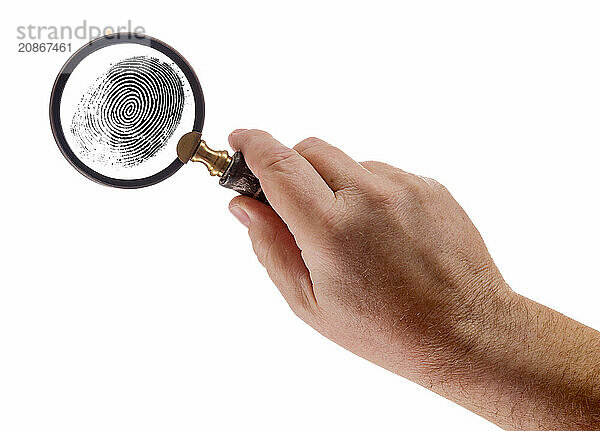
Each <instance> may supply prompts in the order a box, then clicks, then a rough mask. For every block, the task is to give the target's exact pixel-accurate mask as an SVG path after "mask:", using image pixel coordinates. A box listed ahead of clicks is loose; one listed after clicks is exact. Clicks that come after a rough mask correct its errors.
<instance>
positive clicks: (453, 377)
mask: <svg viewBox="0 0 600 431" xmlns="http://www.w3.org/2000/svg"><path fill="white" fill-rule="evenodd" d="M229 140H230V144H231V146H232V147H233V149H234V150H236V151H237V150H239V151H242V153H243V154H244V156H245V158H246V162H247V164H248V166H249V167H250V169H251V170H252V171H253V173H254V174H255V175H256V176H257V177H258V178H259V179H260V182H261V185H262V188H263V190H264V192H265V195H266V196H267V199H268V200H269V202H270V203H271V205H272V208H271V207H268V206H266V205H264V204H262V203H260V202H258V201H255V200H253V199H250V198H247V197H243V196H239V197H236V198H234V199H233V200H232V201H231V204H230V210H231V212H232V213H233V214H234V215H235V216H236V217H237V218H238V219H239V220H240V221H241V222H242V223H243V224H244V225H246V226H247V227H248V232H249V235H250V238H251V240H252V244H253V248H254V251H255V253H256V255H257V257H258V259H259V261H260V262H261V263H262V264H263V266H264V267H265V268H266V269H267V272H268V274H269V276H270V277H271V279H272V280H273V282H274V283H275V285H276V286H277V287H278V288H279V290H280V291H281V293H282V294H283V296H284V297H285V299H286V301H287V302H288V304H289V305H290V307H291V309H292V310H293V311H294V312H295V313H296V314H297V315H298V316H299V317H300V318H301V319H302V320H304V321H305V322H306V323H308V324H309V325H310V326H312V327H313V328H314V329H316V330H317V331H319V332H320V333H322V334H323V335H325V336H326V337H327V338H329V339H331V340H333V341H334V342H336V343H338V344H340V345H341V346H342V347H344V348H346V349H348V350H350V351H352V352H354V353H356V354H358V355H360V356H362V357H364V358H366V359H368V360H370V361H372V362H374V363H376V364H378V365H380V366H382V367H385V368H387V369H389V370H391V371H393V372H395V373H396V374H399V375H402V376H404V377H406V378H408V379H410V380H412V381H415V382H417V383H419V384H421V385H423V386H425V387H428V388H429V389H432V390H433V391H435V392H438V393H440V394H442V395H443V396H445V397H447V398H449V399H452V400H453V401H456V402H458V403H459V404H461V405H463V406H465V407H467V408H469V409H471V410H473V411H475V412H476V413H478V414H480V415H482V416H484V417H486V418H488V419H490V420H492V421H493V422H495V423H497V424H499V425H500V426H503V427H504V428H505V429H511V430H512V429H515V430H516V429H530V428H529V427H531V429H538V427H540V424H543V425H545V424H550V425H548V426H549V427H550V428H548V429H556V428H552V427H555V426H556V425H557V424H561V425H562V424H563V423H576V422H575V421H581V423H582V424H587V423H588V420H589V417H587V416H585V415H583V414H582V412H583V411H584V410H585V409H584V408H583V407H581V408H580V407H577V406H579V405H580V404H581V405H587V407H588V410H589V406H590V400H593V401H594V402H597V401H598V400H600V394H598V388H597V387H596V386H594V384H592V386H589V384H588V385H587V386H586V385H584V384H582V385H581V387H579V386H577V388H576V391H575V392H574V395H572V396H571V395H565V394H569V393H571V392H572V389H573V388H572V387H571V386H569V385H571V383H572V382H573V381H578V382H581V381H584V380H585V381H589V379H590V376H589V375H588V374H589V373H592V375H595V374H593V373H596V368H598V367H594V369H593V370H591V369H590V367H589V366H587V365H586V364H588V363H589V361H590V359H591V360H594V359H597V351H596V353H594V352H595V350H594V349H595V348H596V347H597V346H600V337H598V333H597V332H596V331H594V330H592V329H591V328H587V327H584V326H583V325H581V324H579V323H578V322H575V321H572V320H570V319H568V318H566V317H564V316H562V315H559V314H558V313H556V312H554V311H553V310H550V309H547V308H545V307H543V306H541V305H540V304H537V303H535V302H533V301H530V300H527V299H526V298H524V297H522V296H520V295H517V294H515V293H514V292H513V291H512V290H511V289H510V287H509V286H508V285H507V284H506V283H505V281H504V280H503V278H502V276H501V274H500V272H499V271H498V269H497V268H496V266H495V264H494V262H493V261H492V258H491V257H490V255H489V253H488V251H487V249H486V246H485V244H484V242H483V240H482V238H481V236H480V235H479V233H478V231H477V229H476V228H475V226H474V225H473V224H472V223H471V221H470V219H469V217H468V216H467V214H466V213H465V212H464V211H463V209H462V208H461V207H460V205H459V204H458V203H457V202H456V201H455V200H454V199H453V197H452V196H451V194H450V193H449V192H448V191H447V190H446V188H445V187H443V186H442V185H441V184H439V183H438V182H437V181H435V180H432V179H429V178H424V177H419V176H417V175H413V174H410V173H408V172H404V171H402V170H400V169H397V168H394V167H392V166H389V165H387V164H384V163H380V162H364V163H357V162H355V161H354V160H353V159H352V158H350V157H349V156H347V155H346V154H345V153H343V152H342V151H341V150H339V149H338V148H336V147H333V146H331V145H328V144H327V143H325V142H323V141H321V140H319V139H316V138H309V139H307V140H304V141H302V142H301V143H299V144H298V145H296V146H295V147H294V149H289V148H287V147H285V146H284V145H282V144H281V143H279V142H278V141H276V140H275V139H274V138H273V137H272V136H271V135H269V134H268V133H266V132H262V131H258V130H238V131H235V132H234V133H232V134H231V135H230V137H229ZM558 316H560V317H558ZM582 328H583V329H582ZM542 333H543V334H545V336H544V337H542V336H540V334H542ZM575 333H578V334H583V335H581V337H583V339H584V340H586V342H587V343H589V344H590V346H591V347H590V349H588V350H586V352H585V354H584V355H582V356H581V358H580V357H579V356H576V355H574V354H573V352H574V350H575V349H574V348H573V346H575V345H577V346H579V345H580V344H581V340H580V339H579V338H578V339H575V338H569V337H570V335H567V336H565V335H564V334H575ZM577 337H579V335H578V336H577ZM558 341H560V343H558V344H557V342H558ZM559 346H560V347H559ZM598 362H599V363H600V361H598ZM565 364H568V367H570V368H568V370H567V369H566V367H567V365H565ZM573 364H579V367H577V366H574V365H573ZM569 373H571V374H573V377H572V378H570V379H565V376H566V375H568V374H569ZM592 381H593V379H592ZM567 382H568V384H567ZM582 393H585V394H586V395H584V396H582V395H581V394H582ZM492 400H493V401H492ZM516 403H518V406H515V404H516ZM592 405H593V406H596V407H597V409H598V410H600V404H593V403H592ZM598 410H593V409H592V411H593V412H596V413H594V414H597V412H598ZM516 412H522V414H521V415H520V416H519V415H518V414H516ZM539 417H543V419H539ZM582 417H583V419H582ZM515 418H516V419H515ZM565 418H568V419H565ZM598 418H600V416H599V417H598ZM599 420H600V419H599ZM564 421H567V422H564ZM594 423H596V422H594ZM541 429H545V428H541ZM561 429H589V428H586V427H582V428H579V427H573V428H561Z"/></svg>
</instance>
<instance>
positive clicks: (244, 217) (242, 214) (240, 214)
mask: <svg viewBox="0 0 600 431" xmlns="http://www.w3.org/2000/svg"><path fill="white" fill-rule="evenodd" d="M229 211H230V212H231V214H233V216H234V217H235V218H236V219H238V221H239V222H240V223H241V224H243V225H244V226H246V227H248V226H250V217H248V214H247V213H246V211H244V210H243V209H242V208H241V207H239V206H238V205H235V206H232V207H229Z"/></svg>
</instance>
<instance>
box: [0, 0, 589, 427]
mask: <svg viewBox="0 0 600 431" xmlns="http://www.w3.org/2000/svg"><path fill="white" fill-rule="evenodd" d="M1 19H2V23H1V24H2V39H1V42H2V53H3V56H2V72H1V73H2V80H1V82H2V101H1V104H0V106H1V109H2V112H1V114H2V131H3V142H2V143H3V150H2V158H1V163H2V165H1V169H0V175H1V181H0V184H1V187H2V204H1V205H2V213H1V214H2V215H1V217H2V222H1V229H2V232H1V253H2V259H1V268H2V269H1V275H0V277H1V281H0V429H2V430H6V431H13V430H28V431H29V430H36V431H37V430H61V431H70V430H77V431H80V430H86V431H88V430H102V431H104V430H128V431H129V430H144V431H149V430H178V431H179V430H197V429H210V430H230V429H256V430H265V429H277V430H279V429H291V430H296V429H297V430H305V429H319V430H320V429H323V430H325V429H336V430H337V429H344V430H359V429H360V430H364V429H373V430H400V429H427V430H429V429H431V430H440V429H461V430H493V429H496V428H495V427H494V426H492V425H490V424H489V423H488V422H486V421H484V420H483V419H480V418H478V417H477V416H475V415H473V414H472V413H470V412H468V411H466V410H464V409H462V408H460V407H457V406H455V405H453V404H452V403H450V402H448V401H446V400H444V399H442V398H440V397H438V396H437V395H434V394H431V393H428V392H427V391H426V390H424V389H422V388H420V387H418V386H417V385H415V384H413V383H410V382H408V381H405V380H403V379H402V378H400V377H397V376H394V375H392V374H390V373H388V372H386V371H384V370H382V369H379V368H377V367H376V366H374V365H372V364H370V363H368V362H366V361H364V360H362V359H360V358H358V357H355V356H354V355H353V354H351V353H348V352H346V351H344V350H342V349H341V348H339V347H338V346H336V345H334V344H333V343H331V342H329V341H328V340H326V339H324V338H323V337H321V336H320V335H318V334H317V333H315V332H313V331H312V330H311V329H310V328H309V327H307V326H305V325H304V324H303V323H302V322H301V321H299V320H298V319H297V318H295V316H293V314H292V312H291V311H290V310H289V308H288V307H287V306H286V304H285V302H284V301H283V299H282V298H281V297H280V296H279V294H278V292H277V291H276V289H275V287H274V286H273V285H272V284H271V282H270V281H269V279H268V277H267V276H266V273H265V271H264V270H263V269H262V267H261V266H260V265H259V264H258V262H257V261H256V260H255V258H254V256H253V254H252V250H251V246H250V242H249V240H248V238H247V237H246V233H245V231H244V229H243V227H242V226H241V225H239V224H238V223H237V222H236V221H235V220H234V218H233V217H232V216H231V215H230V214H229V213H228V211H227V202H228V200H229V199H230V198H231V197H232V196H233V194H232V192H231V191H229V190H225V189H222V188H220V187H218V186H217V184H216V180H215V179H214V178H211V177H209V176H208V175H207V174H206V172H205V170H204V168H203V167H202V166H186V167H185V168H184V169H182V170H181V171H180V172H179V173H178V174H177V175H176V176H174V177H173V178H171V179H170V180H168V181H165V182H164V183H162V184H160V185H157V186H154V187H151V188H147V189H143V190H134V191H126V190H117V189H111V188H107V187H102V186H99V185H97V184H95V183H93V182H91V181H89V180H87V179H85V178H84V177H83V176H81V175H80V174H79V173H77V172H76V171H75V170H74V169H72V168H71V166H70V165H69V164H68V163H67V162H66V161H65V160H64V158H63V157H62V155H61V154H60V152H59V151H58V149H57V147H56V145H55V143H54V140H53V137H52V134H51V131H50V126H49V122H48V101H49V97H50V90H51V87H52V84H53V82H54V79H55V77H56V73H57V72H58V70H59V69H60V67H61V66H62V64H63V63H64V61H65V60H66V59H67V57H68V55H67V54H56V53H53V54H47V53H46V54H40V53H28V54H23V53H17V52H16V51H17V42H18V41H17V38H16V35H17V31H16V27H17V26H18V25H29V24H33V25H57V26H60V25H73V26H77V25H80V24H81V22H82V20H83V19H86V20H87V21H88V24H89V25H97V26H104V25H122V24H123V23H126V22H127V20H128V19H131V20H132V21H133V22H134V25H142V26H144V27H145V28H146V31H147V33H148V34H151V35H153V36H155V37H158V38H160V39H163V40H164V41H166V42H167V43H169V44H171V45H173V46H174V47H175V48H176V49H178V50H179V51H180V52H181V53H182V54H183V55H184V56H185V57H186V58H187V59H188V60H189V62H190V63H191V64H192V65H193V67H194V68H195V70H196V72H197V74H198V76H199V77H200V81H201V83H202V85H203V88H204V92H205V96H206V106H207V116H206V124H205V129H204V132H205V133H204V136H205V138H206V140H207V141H208V142H209V145H211V146H212V147H214V148H220V147H221V148H224V147H226V145H227V144H226V136H227V134H228V133H229V131H231V130H232V129H235V128H239V127H244V128H253V127H256V128H263V129H266V130H268V131H270V132H271V133H273V135H274V136H276V137H277V138H279V139H280V140H282V141H283V142H285V143H286V144H289V145H293V144H295V143H296V142H297V141H299V140H301V139H302V138H305V137H307V136H312V135H315V136H319V137H321V138H323V139H326V140H328V141H330V142H331V143H333V144H335V145H337V146H340V147H341V148H343V149H344V150H345V151H346V152H347V153H349V154H350V155H351V156H353V157H355V158H356V159H359V160H366V159H379V160H384V161H387V162H389V163H392V164H394V165H396V166H398V167H402V168H403V169H405V170H408V171H412V172H416V173H419V174H423V175H427V176H432V177H435V178H437V179H438V180H440V181H441V182H443V183H444V184H446V185H447V186H448V188H449V189H450V191H451V192H453V194H454V196H455V197H456V199H457V200H458V201H459V202H460V203H461V204H462V205H463V207H464V208H465V209H466V210H467V212H468V213H469V214H470V216H471V218H472V219H473V221H474V222H475V224H476V225H477V226H478V228H479V229H480V231H481V232H482V235H483V237H484V239H485V240H486V242H487V245H488V247H489V249H490V251H491V253H492V255H493V256H494V258H495V260H496V263H497V264H498V266H499V267H500V269H501V271H502V273H503V274H504V276H505V278H506V280H507V281H508V282H509V284H510V285H511V286H512V287H513V288H514V289H515V290H517V291H518V292H519V293H522V294H524V295H527V296H529V297H532V298H534V299H536V300H538V301H540V302H542V303H544V304H546V305H549V306H551V307H553V308H556V309H558V310H560V311H562V312H563V313H565V314H567V315H569V316H571V317H574V318H576V319H578V320H580V321H582V322H584V323H586V324H588V325H590V326H593V327H596V328H600V313H598V302H599V300H600V293H599V288H600V282H599V281H598V257H599V252H598V248H597V244H598V242H599V241H600V228H599V225H598V220H599V218H600V214H599V210H598V200H599V197H598V185H599V180H598V177H597V173H598V163H599V157H598V144H599V142H600V128H599V127H598V120H599V118H600V116H599V115H600V80H599V77H600V55H599V47H600V26H599V25H598V22H599V21H600V6H599V5H598V2H596V1H551V0H543V1H541V0H540V1H527V0H518V1H513V0H505V1H493V2H492V1H481V0H473V1H464V0H455V1H446V0H439V1H427V0H423V1H418V2H417V1H410V2H409V1H394V2H381V1H369V2H362V3H358V2H351V1H345V2H327V1H303V2H297V3H291V2H283V1H273V2H264V1H251V2H250V1H240V2H229V1H218V2H216V1H213V2H210V3H209V2H204V1H196V2H192V3H185V4H184V3H183V2H181V3H177V2H174V1H170V2H164V1H160V2H158V1H146V2H125V1H118V2H111V1H103V2H81V1H70V2H59V1H54V2H24V1H21V2H14V3H12V6H8V5H6V4H5V5H4V10H3V12H2V17H1ZM73 43H74V45H80V44H81V42H79V41H74V42H73ZM206 226H214V228H210V229H207V228H206ZM225 249H228V250H229V253H228V255H226V254H225V253H224V250H225Z"/></svg>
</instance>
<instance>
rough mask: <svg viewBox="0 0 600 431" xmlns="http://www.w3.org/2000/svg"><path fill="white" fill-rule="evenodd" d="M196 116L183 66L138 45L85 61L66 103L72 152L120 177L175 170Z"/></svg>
mask: <svg viewBox="0 0 600 431" xmlns="http://www.w3.org/2000/svg"><path fill="white" fill-rule="evenodd" d="M194 117H195V106H194V97H193V94H192V89H191V86H190V84H189V82H188V80H187V78H186V76H185V75H184V73H183V72H182V71H181V69H180V68H179V67H178V66H177V65H176V64H175V63H174V62H173V61H172V60H171V59H170V58H168V57H167V56H166V55H164V54H163V53H161V52H159V51H158V50H156V49H154V48H151V47H149V46H144V45H139V44H119V45H110V46H107V47H105V48H102V49H99V50H97V51H95V52H94V53H92V54H90V55H88V56H87V57H85V58H84V59H83V60H82V61H81V62H80V63H79V64H78V65H77V67H76V68H75V69H74V70H73V71H72V73H71V75H70V76H69V79H68V81H67V83H66V85H65V88H64V91H63V94H62V98H61V102H60V121H61V124H62V128H63V132H64V135H65V139H66V142H67V144H68V145H69V147H70V149H71V150H72V151H73V153H74V154H75V155H76V157H77V158H79V159H80V160H81V161H82V162H83V163H84V164H85V165H87V166H88V167H89V168H91V169H93V170H94V171H96V172H98V173H100V174H101V175H104V176H107V177H112V178H116V179H135V178H144V177H149V176H151V175H154V174H156V173H158V172H160V171H161V170H163V169H165V168H166V167H167V166H169V165H170V164H171V163H172V162H173V159H174V155H175V154H176V151H175V148H176V146H177V142H178V140H179V138H180V137H181V136H182V135H184V134H185V133H186V132H189V131H190V130H192V129H193V126H194Z"/></svg>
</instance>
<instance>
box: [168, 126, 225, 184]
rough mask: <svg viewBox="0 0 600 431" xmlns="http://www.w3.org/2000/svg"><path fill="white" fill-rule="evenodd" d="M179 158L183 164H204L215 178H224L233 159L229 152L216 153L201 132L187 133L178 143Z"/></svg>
mask: <svg viewBox="0 0 600 431" xmlns="http://www.w3.org/2000/svg"><path fill="white" fill-rule="evenodd" d="M177 157H178V158H179V160H181V161H182V162H183V163H187V162H189V161H190V160H191V161H192V162H200V163H203V164H204V165H205V166H206V167H207V168H208V172H209V173H210V174H211V175H213V176H215V175H216V176H219V177H222V176H223V174H224V173H225V171H226V170H227V167H228V166H229V164H230V163H231V157H229V153H228V152H227V151H215V150H212V149H210V148H209V147H208V145H206V142H204V141H203V140H202V135H201V134H200V133H199V132H189V133H186V134H185V135H183V136H182V137H181V139H179V142H178V143H177Z"/></svg>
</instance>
